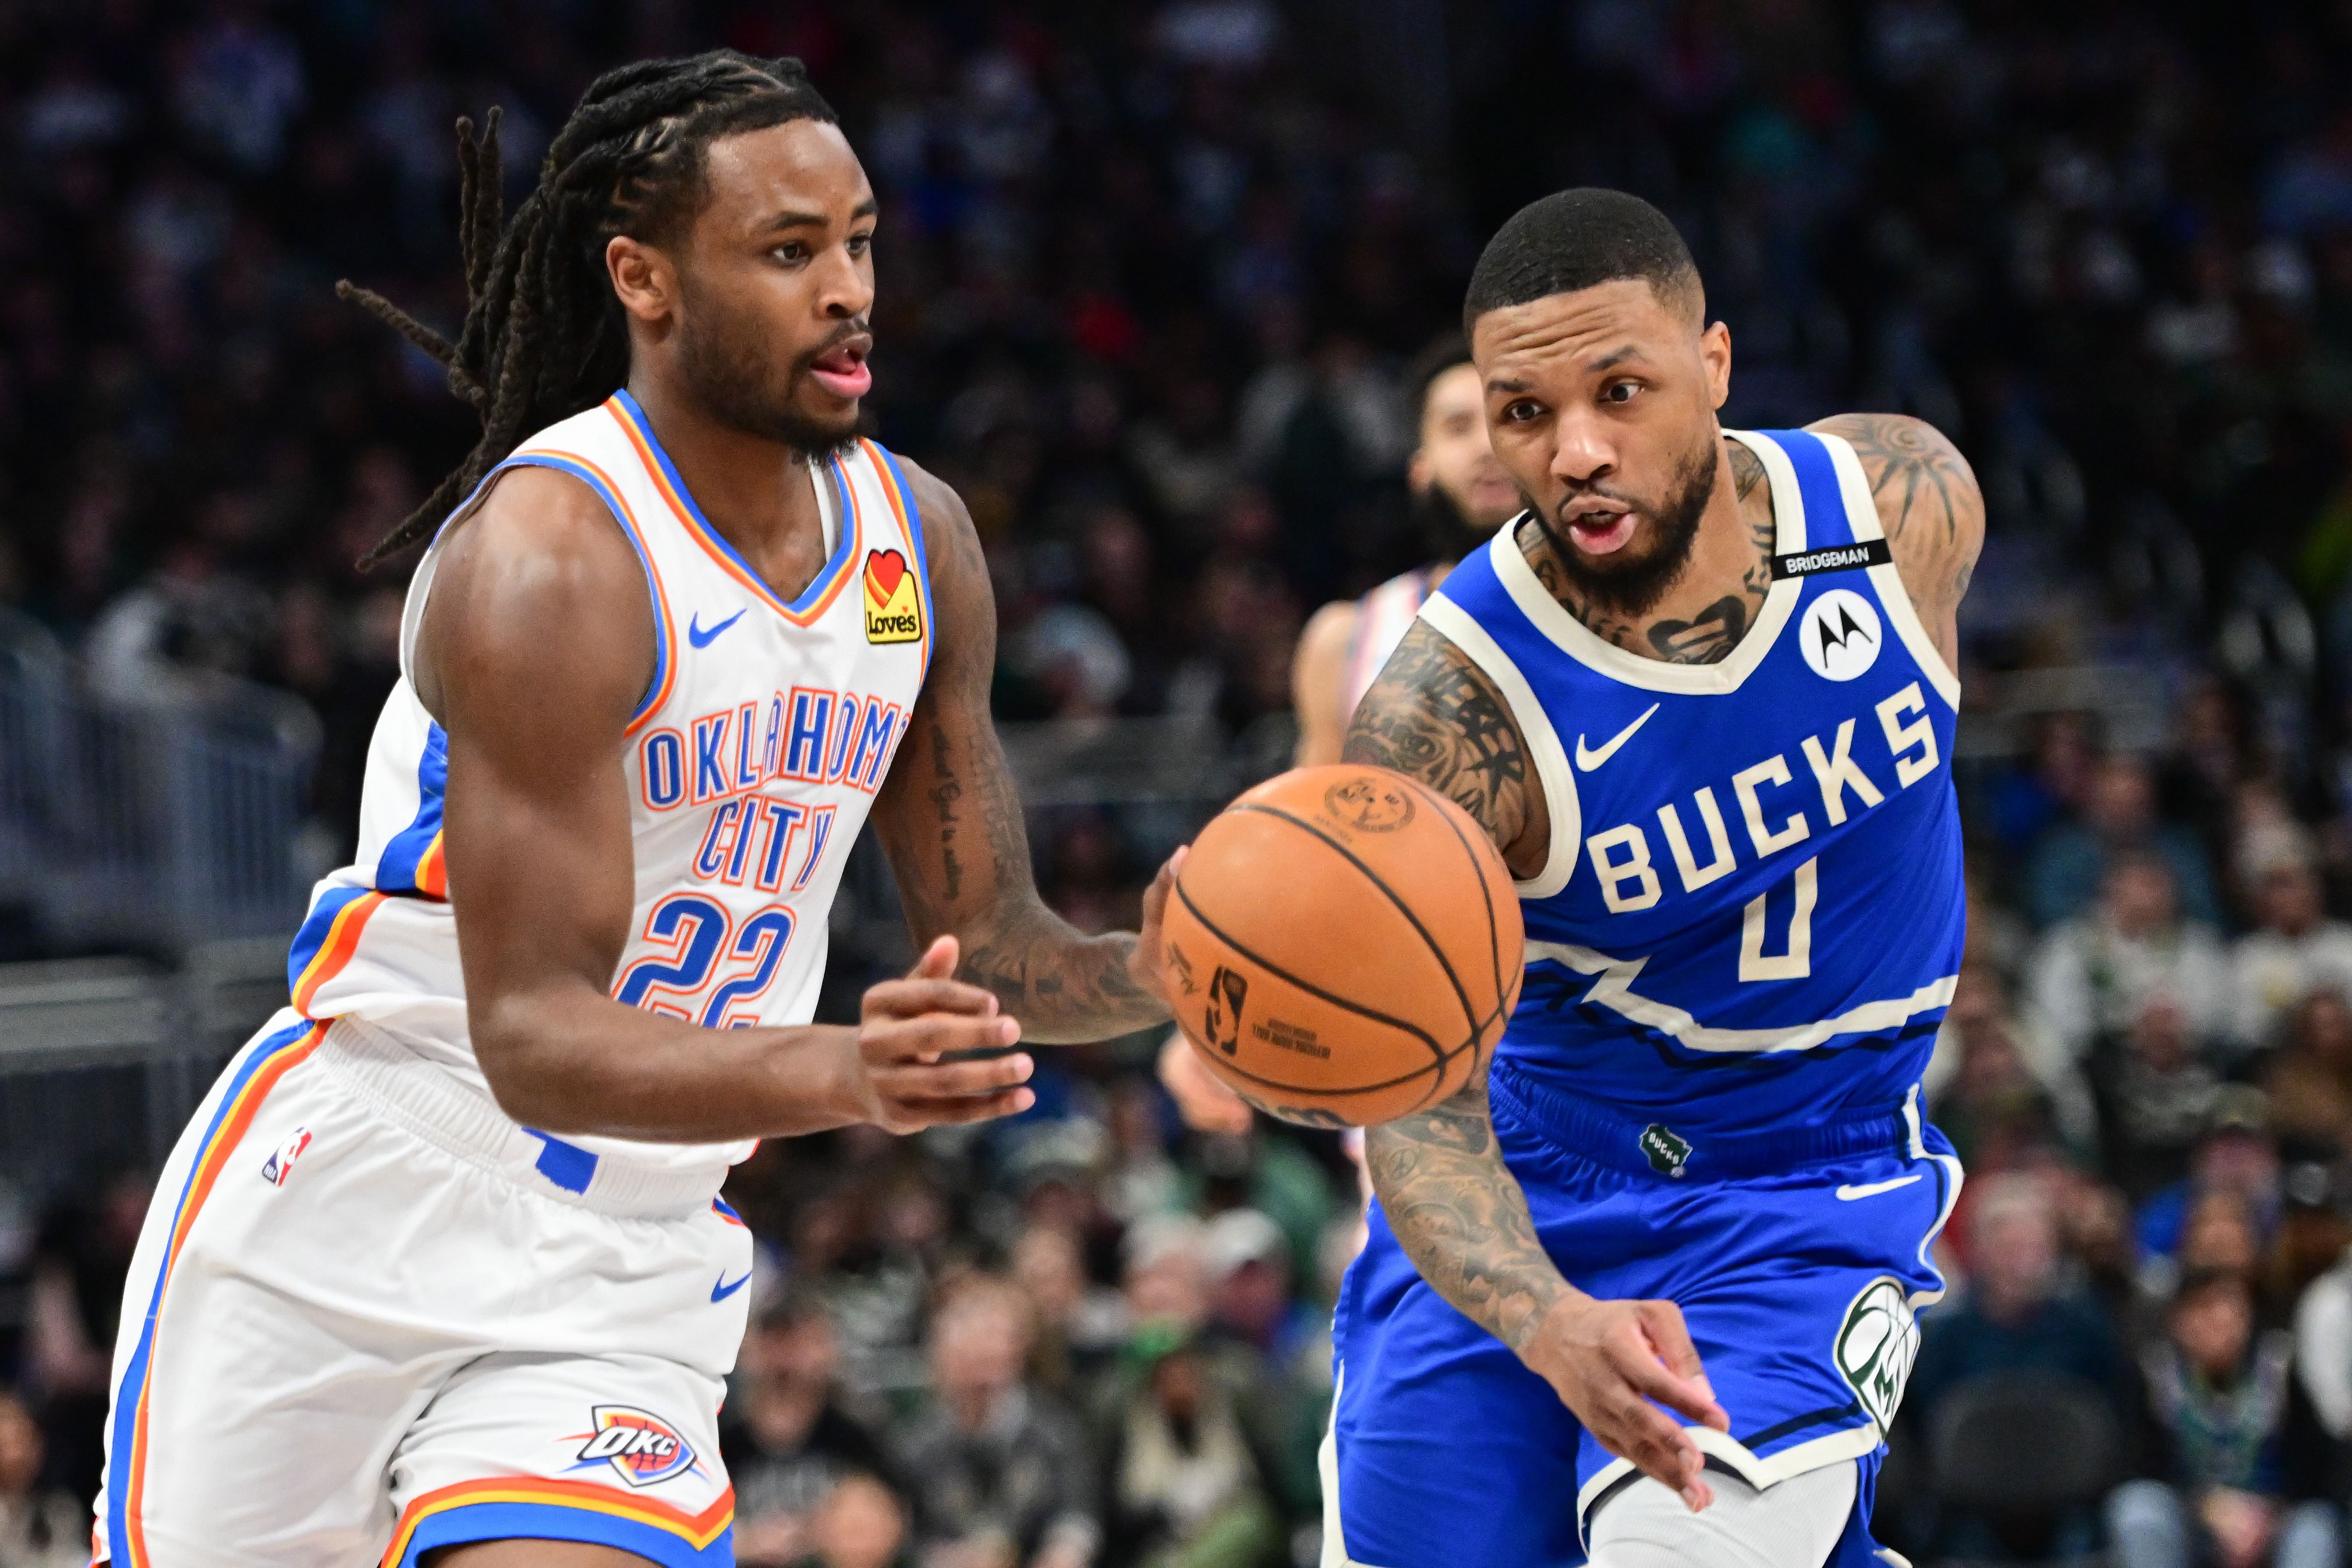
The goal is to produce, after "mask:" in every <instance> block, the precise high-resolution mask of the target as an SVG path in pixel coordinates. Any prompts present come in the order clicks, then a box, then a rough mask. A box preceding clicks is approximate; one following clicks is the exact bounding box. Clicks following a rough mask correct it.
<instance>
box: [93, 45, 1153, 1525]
mask: <svg viewBox="0 0 2352 1568" xmlns="http://www.w3.org/2000/svg"><path fill="white" fill-rule="evenodd" d="M460 153H461V159H460V161H461V164H462V166H463V174H464V176H465V177H464V181H463V189H462V198H461V203H462V214H463V216H462V224H461V241H462V248H463V254H464V258H465V263H466V274H467V285H468V293H469V297H470V308H469V310H468V313H467V320H466V323H465V327H464V330H463V331H462V333H461V334H460V336H459V337H458V339H457V342H455V343H451V342H445V341H443V340H442V339H440V338H439V337H437V336H436V335H435V334H434V333H432V332H431V331H428V330H426V329H425V328H423V327H421V326H419V325H417V324H416V323H415V322H413V321H410V320H409V319H408V318H406V317H405V316H403V315H401V314H400V313H399V312H397V311H396V310H393V309H392V308H391V307H390V306H388V305H386V304H384V303H383V301H382V300H375V299H373V297H372V296H370V297H367V299H368V302H369V303H370V304H371V307H372V308H373V309H376V310H378V311H379V313H380V314H383V315H385V316H386V317H387V318H388V319H390V320H392V321H394V323H395V324H397V325H399V326H400V327H401V328H402V330H403V331H405V332H406V333H407V334H408V335H409V337H410V338H411V340H412V341H413V342H416V343H417V344H418V346H420V347H421V348H424V349H425V350H426V351H427V352H429V353H433V354H434V355H435V356H436V358H438V359H439V360H440V361H441V362H442V363H444V364H446V366H447V367H448V369H449V379H450V384H451V387H452V389H453V390H454V391H456V392H457V393H458V394H459V395H461V396H464V397H466V398H467V400H469V401H470V402H472V403H473V404H474V405H475V406H476V407H477V408H478V410H479V411H480V413H481V415H482V418H483V425H484V432H483V437H482V440H481V443H480V445H479V446H478V447H476V449H475V451H474V452H473V453H472V454H471V455H470V456H469V457H468V458H467V461H466V462H465V464H464V465H463V466H462V467H461V468H459V469H458V471H457V473H455V474H453V475H451V476H450V478H449V479H448V480H446V481H445V483H444V485H443V487H442V489H441V490H440V491H439V492H438V493H436V495H435V496H434V497H433V498H432V499H431V500H428V501H427V503H426V504H425V507H424V508H423V509H421V510H420V511H419V513H418V515H417V516H416V517H415V518H413V519H411V520H410V521H409V523H407V524H405V525H404V527H403V528H402V529H401V530H399V531H396V532H395V533H394V536H393V537H392V538H391V539H389V540H387V541H386V542H384V544H383V545H382V546H380V547H379V548H378V551H377V553H378V554H383V553H386V552H389V551H392V550H397V549H399V548H401V547H402V546H404V545H405V544H407V543H408V542H410V541H411V540H412V539H418V538H423V537H425V535H426V534H427V533H428V532H431V531H434V530H435V529H436V527H437V529H438V531H437V533H436V534H435V536H434V540H433V543H432V547H431V549H430V550H429V551H428V552H427V553H426V555H425V558H424V561H423V563H422V564H421V565H420V566H419V568H418V570H417V573H416V576H415V583H414V584H413V585H412V587H411V590H410V595H409V603H408V608H407V615H406V617H405V620H404V626H403V638H402V674H403V679H402V680H401V682H400V684H399V685H398V686H397V688H396V689H394V693H393V695H392V697H391V698H390V700H388V701H387V703H386V704H385V708H384V711H383V719H382V721H380V723H379V725H378V727H377V731H376V733H375V738H374V742H373V749H372V752H371V754H370V758H369V763H368V769H369V771H368V775H367V781H366V793H365V799H364V803H363V805H362V822H361V834H360V851H359V856H358V858H357V860H356V862H355V863H354V864H353V865H352V866H351V867H349V868H345V869H343V870H341V871H339V872H337V873H335V874H334V875H333V876H331V877H330V878H328V879H327V880H326V881H325V882H323V883H322V884H321V885H320V889H319V891H318V894H317V896H316V899H315V900H314V903H313V906H312V909H311V912H310V918H309V919H308V921H306V922H305V923H304V926H303V928H302V931H301V934H300V935H299V937H298V938H297V940H296V942H295V947H294V952H293V956H292V959H291V962H290V963H289V978H290V982H291V990H292V996H291V1002H292V1005H291V1006H290V1007H289V1009H288V1010H287V1011H286V1012H285V1013H282V1014H281V1015H280V1016H278V1018H277V1019H276V1020H273V1022H272V1023H271V1025H270V1026H268V1028H267V1029H265V1030H264V1031H263V1032H262V1034H261V1035H259V1036H258V1037H256V1038H255V1039H254V1040H253V1041H252V1042H251V1043H250V1044H248V1045H247V1047H245V1048H244V1050H242V1051H241V1052H240V1053H239V1054H238V1055H237V1057H236V1058H235V1059H234V1060H233V1061H232V1062H231V1064H230V1066H229V1068H227V1070H226V1073H225V1074H224V1075H223V1078H222V1079H221V1081H220V1083H219V1084H218V1085H216V1086H215V1089H214V1090H213V1091H212V1093H211V1095H210V1096H209V1097H208V1099H207V1100H206V1101H205V1104H204V1106H203V1107H202V1108H201V1109H200V1110H198V1112H197V1114H196V1117H195V1120H194V1121H193V1122H192V1123H191V1125H190V1127H189V1129H188V1131H187V1132H186V1133H185V1134H184V1136H183V1138H182V1140H181V1142H180V1145H179V1147H178V1148H177V1150H176V1151H175V1152H173V1156H172V1159H171V1161H170V1163H169V1164H168V1165H167V1166H166V1168H165V1169H164V1171H163V1175H162V1179H161V1182H160V1184H159V1186H158V1190H157V1195H156V1201H155V1204H154V1206H153V1208H152V1212H151V1214H150V1215H149V1218H148V1222H147V1227H146V1231H145V1234H144V1236H143V1237H142V1240H141V1243H140V1247H139V1250H138V1254H137V1256H136V1258H135V1260H134V1263H133V1267H132V1268H131V1279H130V1283H129V1288H128V1297H127V1300H126V1303H125V1306H124V1310H123V1313H122V1330H121V1339H120V1342H119V1343H118V1345H117V1348H116V1352H115V1366H114V1375H115V1394H114V1410H113V1413H112V1415H111V1417H110V1422H109V1428H108V1463H107V1471H106V1480H105V1490H104V1493H103V1495H102V1496H101V1497H100V1501H99V1507H98V1519H97V1529H96V1533H95V1540H94V1551H95V1556H96V1558H97V1560H98V1561H100V1562H104V1563H116V1564H121V1565H124V1568H150V1565H151V1564H152V1565H157V1568H211V1565H219V1568H227V1565H229V1564H239V1565H248V1564H273V1565H284V1568H314V1565H317V1568H323V1565H327V1564H336V1565H353V1564H363V1563H386V1564H400V1565H403V1568H405V1565H408V1564H414V1563H420V1562H422V1563H434V1564H436V1565H438V1568H594V1565H599V1564H606V1565H609V1564H629V1563H647V1562H651V1563H661V1564H666V1565H673V1568H684V1565H687V1564H696V1565H703V1568H709V1565H716V1564H723V1563H729V1562H731V1561H732V1549H731V1546H730V1519H731V1514H732V1494H731V1492H730V1489H729V1488H728V1484H727V1477H726V1472H725V1469H724V1468H723V1467H722V1465H721V1463H720V1461H719V1445H718V1440H717V1437H718V1435H717V1429H716V1418H717V1415H718V1409H719V1397H720V1394H721V1393H722V1390H723V1384H722V1379H723V1377H724V1375H725V1373H727V1371H728V1369H729V1367H730V1364H731V1363H732V1362H733V1359H734V1355H735V1347H736V1345H737V1343H738V1342H740V1339H741V1337H742V1332H743V1321H744V1311H745V1304H746V1294H745V1291H744V1285H745V1282H746V1280H747V1279H749V1277H750V1272H751V1238H750V1237H749V1235H748V1234H747V1233H746V1232H745V1230H744V1229H743V1227H742V1225H741V1223H740V1221H739V1220H738V1219H736V1218H735V1216H734V1215H733V1214H732V1212H731V1211H730V1209H729V1208H728V1207H727V1205H726V1204H725V1203H724V1202H723V1201H721V1200H720V1199H719V1186H720V1184H721V1182H722V1181H723V1180H724V1178H725V1176H726V1173H727V1169H728V1166H729V1165H730V1163H733V1162H736V1161H739V1160H740V1159H742V1158H743V1157H744V1156H745V1155H746V1154H747V1153H749V1152H750V1151H751V1148H752V1146H753V1141H754V1140H756V1139H759V1138H762V1137H773V1136H780V1135H789V1134H793V1133H800V1132H808V1131H817V1130H820V1129H824V1128H831V1127H839V1126H843V1125H845V1124H848V1123H852V1122H872V1123H876V1124H878V1125H880V1126H882V1127H885V1128H887V1129H889V1130H891V1131H914V1130H917V1129H919V1128H924V1127H929V1126H934V1125H938V1124H940V1123H945V1122H957V1121H976V1120H980V1119H982V1118H987V1117H992V1116H999V1115H1003V1114H1005V1113H1007V1112H1011V1111H1015V1110H1021V1109H1023V1108H1024V1107H1025V1106H1027V1105H1028V1104H1029V1103H1030V1102H1031V1100H1032V1098H1033V1097H1032V1094H1031V1091H1030V1090H1028V1089H1025V1088H1024V1087H1023V1080H1024V1079H1026V1078H1027V1077H1028V1075H1029V1071H1030V1062H1029V1058H1027V1057H1026V1056H1024V1055H1022V1054H1019V1053H1015V1052H1012V1051H1010V1050H1008V1049H1007V1047H1012V1046H1013V1044H1014V1043H1015V1042H1016V1041H1018V1040H1021V1039H1023V1038H1024V1037H1026V1038H1028V1039H1031V1040H1045V1041H1065V1040H1092V1039H1098V1038H1103V1037H1108V1036H1112V1035H1117V1034H1121V1033H1124V1032H1127V1031H1129V1030H1132V1029H1135V1028H1137V1027H1139V1026H1145V1025H1148V1024H1150V1023H1151V1022H1153V1021H1154V1020H1156V1019H1159V1018H1161V1017H1164V1016H1166V1010H1165V1008H1164V1007H1163V1006H1162V1005H1161V1003H1160V1000H1159V998H1158V994H1157V980H1156V978H1155V974H1156V965H1155V964H1154V963H1152V962H1150V959H1149V956H1148V955H1150V953H1152V952H1155V951H1156V943H1157V936H1156V930H1155V928H1156V924H1157V916H1158V910H1159V908H1160V903H1161V902H1162V901H1163V900H1164V899H1165V887H1166V882H1167V875H1166V873H1164V872H1163V874H1162V877H1161V879H1160V881H1159V882H1158V883H1156V884H1155V886H1154V889H1153V891H1152V894H1151V896H1150V900H1149V901H1148V903H1147V911H1148V913H1147V919H1146V921H1145V927H1146V935H1145V937H1144V938H1143V939H1142V940H1141V942H1139V939H1138V938H1137V937H1135V936H1133V935H1127V934H1120V935H1113V936H1106V937H1091V938H1090V937H1087V936H1083V935H1081V934H1079V933H1078V932H1077V931H1074V930H1072V929H1071V928H1070V927H1068V926H1067V925H1066V924H1064V923H1063V922H1062V921H1058V920H1057V919H1055V917H1054V916H1053V915H1051V914H1050V913H1048V912H1047V911H1046V910H1045V908H1044V907H1043V905H1042V904H1041V903H1040V901H1039V900H1038V898H1037V895H1036V892H1035V889H1034V887H1033V886H1032V884H1031V881H1030V871H1029V858H1028V849H1027V845H1026V843H1025V840H1024V832H1023V826H1022V818H1021V813H1020V807H1019V803H1018V801H1017V800H1016V799H1015V798H1014V795H1013V789H1012V786H1011V784H1010V783H1009V781H1008V779H1007V776H1006V771H1005V767H1004V763H1003V756H1002V753H1001V752H999V750H998V748H997V743H996V741H995V738H994V731H993V730H992V726H991V723H990V719H989V711H988V683H989V676H990V670H991V667H992V663H993V658H994V651H995V648H994V644H995V621H994V609H993V605H992V599H991V596H990V589H989V584H988V578H987V574H986V570H985V567H984V565H983V563H982V559H981V554H980V550H979V547H978V543H977V542H976V540H975V538H974V535H973V532H972V528H971V520H970V518H969V517H968V516H967V514H966V512H965V510H964V508H963V505H962V503H961V501H960V500H958V499H957V497H956V496H955V494H954V492H953V491H951V490H950V489H948V488H947V487H946V486H945V485H943V484H941V483H940V482H939V481H938V480H937V479H932V478H931V477H930V476H929V475H927V474H925V473H923V472H921V471H920V470H919V469H917V468H914V467H913V466H912V465H911V464H905V463H902V462H900V461H898V459H895V458H892V457H891V456H890V455H889V454H888V453H887V452H885V451H884V450H883V449H882V448H881V447H877V446H876V445H874V444H873V443H872V442H870V441H864V440H860V439H857V438H856V427H857V418H858V406H859V400H860V398H861V397H862V396H863V395H864V394H865V392H866V389H867V387H868V385H869V384H870V379H871V378H870V375H869V373H868V371H867V369H866V353H867V351H868V349H869V347H870V344H871V338H870V336H869V334H868V331H867V324H866V322H867V315H868V312H869V310H870V309H871V307H872V304H873V300H874V280H873V279H874V274H873V264H872V260H871V257H870V248H869V247H870V246H871V243H872V239H873V234H874V228H875V201H874V196H873V193H872V190H871V188H870V186H869V185H868V184H867V183H866V176H865V174H864V172H863V171H862V170H861V169H860V167H859V165H858V162H857V159H856V156H855V154H854V153H852V152H851V151H850V147H849V144H848V142H847V141H846V140H845V138H844V137H843V135H842V133H841V132H840V129H839V127H838V126H837V125H836V124H835V122H834V116H833V113H832V111H831V110H829V109H828V108H827V107H826V106H825V104H824V100H822V99H820V98H819V97H818V96H817V95H816V93H815V92H814V90H813V89H811V88H810V86H809V84H808V82H807V79H806V78H805V76H804V75H803V73H802V71H801V68H800V67H799V65H798V64H797V62H793V61H783V60H760V59H752V58H746V57H744V56H740V55H737V54H733V53H731V52H721V53H716V54H710V55H704V56H699V57H697V58H691V59H683V60H659V61H649V62H645V63H642V64H639V65H635V66H632V67H628V68H625V69H622V70H617V71H614V72H611V73H608V74H607V75H606V76H604V77H603V78H601V79H598V80H597V81H596V83H595V84H594V85H593V86H592V87H591V88H590V89H589V90H588V93H587V95H586V97H585V98H583V100H582V102H581V104H580V106H579V108H578V109H577V110H575V111H574V113H573V115H572V119H571V120H570V121H568V122H567V123H566V124H565V125H564V127H563V128H562V131H561V132H559V133H558V134H557V136H556V138H555V140H554V142H553V144H552V146H551V149H550V152H549V153H548V157H547V160H546V163H545V164H544V166H543V168H542V171H541V177H540V183H539V186H538V188H537V190H536V191H535V192H534V193H533V194H532V195H531V196H530V200H529V201H528V202H527V203H526V204H525V205H523V207H522V208H521V209H520V211H519V212H518V213H517V214H516V216H515V218H514V221H513V222H512V224H511V225H509V226H506V227H505V231H504V233H503V235H501V233H500V228H501V223H500V215H499V210H498V191H499V156H498V151H497V144H496V137H495V133H494V132H493V133H492V134H491V135H490V136H488V137H487V138H485V140H484V141H483V142H475V141H474V140H473V139H472V137H471V133H470V128H462V127H461V139H460ZM445 518H446V520H447V521H446V523H445V522H444V521H443V520H444V519H445ZM869 816H870V818H871V820H872V823H873V825H874V826H875V829H876V831H877V836H878V837H879V839H880V841H881V843H882V845H883V847H884V848H885V849H886V850H887V853H888V855H889V858H890V859H891V862H892V864H893V866H894V867H895V868H896V870H897V873H898V881H899V885H900V888H901V890H902V892H903V894H904V898H905V902H906V906H907V911H908V920H909V922H910V923H911V925H912V927H913V930H914V932H915V935H916V936H917V938H918V940H919V942H922V943H924V944H927V945H926V946H925V948H924V951H923V956H922V959H921V960H920V962H919V963H918V965H917V967H916V969H915V971H914V973H912V974H911V975H910V976H908V978H907V979H905V980H902V981H896V982H892V983H889V984H882V985H877V986H876V987H875V988H874V989H873V990H871V991H870V992H868V993H867V994H866V1000H865V1008H864V1021H863V1023H862V1025H860V1026H857V1027H854V1028H851V1027H816V1026H811V1025H810V1018H811V1016H812V1013H813V1011H814V1005H815V998H816V994H817V988H818V984H819V983H820V981H821V979H822V976H823V972H824V953H825V933H826V915H827V909H828V906H829V904H830V903H831V900H832V898H833V894H834V890H835V887H836V885H837V884H838V881H839V879H840V875H841V866H842V860H843V858H844V857H845V855H846V854H847V852H848V849H849V847H850V844H851V843H852V841H853V840H854V839H855V838H856V837H857V834H858V830H859V828H860V827H861V826H863V825H864V824H865V822H866V820H867V819H868V817H869Z"/></svg>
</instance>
